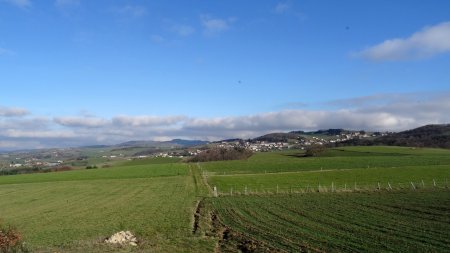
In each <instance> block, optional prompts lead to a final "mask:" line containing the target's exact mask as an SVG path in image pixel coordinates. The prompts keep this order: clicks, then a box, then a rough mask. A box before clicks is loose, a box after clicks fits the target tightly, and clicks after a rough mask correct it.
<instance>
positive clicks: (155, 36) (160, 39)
mask: <svg viewBox="0 0 450 253" xmlns="http://www.w3.org/2000/svg"><path fill="white" fill-rule="evenodd" d="M150 39H151V40H152V41H153V42H155V43H163V42H164V41H166V40H165V39H164V37H163V36H161V35H158V34H153V35H152V36H150Z"/></svg>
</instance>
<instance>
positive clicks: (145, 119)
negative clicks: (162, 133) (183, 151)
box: [112, 115, 186, 127]
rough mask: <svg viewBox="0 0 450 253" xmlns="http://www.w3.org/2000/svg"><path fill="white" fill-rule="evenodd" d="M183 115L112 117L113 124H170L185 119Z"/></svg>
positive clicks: (140, 125)
mask: <svg viewBox="0 0 450 253" xmlns="http://www.w3.org/2000/svg"><path fill="white" fill-rule="evenodd" d="M185 119H186V117H185V116H165V117H159V116H147V115H144V116H126V115H121V116H116V117H114V118H113V119H112V122H113V124H115V125H120V126H133V127H142V126H147V127H148V126H170V125H174V124H177V123H180V122H181V121H183V120H185Z"/></svg>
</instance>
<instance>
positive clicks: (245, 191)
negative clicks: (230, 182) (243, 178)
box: [244, 186, 247, 195]
mask: <svg viewBox="0 0 450 253" xmlns="http://www.w3.org/2000/svg"><path fill="white" fill-rule="evenodd" d="M244 193H245V195H247V186H245V190H244Z"/></svg>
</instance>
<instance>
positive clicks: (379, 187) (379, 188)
mask: <svg viewBox="0 0 450 253" xmlns="http://www.w3.org/2000/svg"><path fill="white" fill-rule="evenodd" d="M378 190H381V186H380V182H378Z"/></svg>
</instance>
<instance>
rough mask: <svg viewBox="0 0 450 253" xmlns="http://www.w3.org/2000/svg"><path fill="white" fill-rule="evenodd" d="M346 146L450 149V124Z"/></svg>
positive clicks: (362, 140) (363, 140)
mask: <svg viewBox="0 0 450 253" xmlns="http://www.w3.org/2000/svg"><path fill="white" fill-rule="evenodd" d="M344 144H349V145H365V146H367V145H388V146H408V147H430V148H450V124H441V125H426V126H422V127H419V128H415V129H411V130H407V131H403V132H399V133H393V134H390V135H387V136H380V137H377V138H375V139H372V140H368V139H361V140H358V139H354V140H349V141H347V142H345V143H344Z"/></svg>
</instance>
